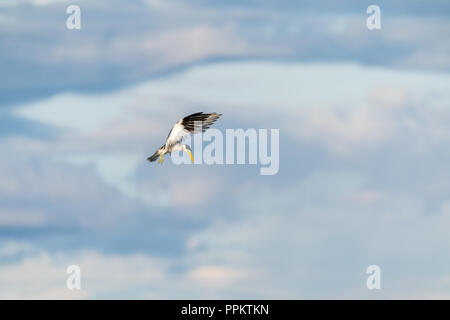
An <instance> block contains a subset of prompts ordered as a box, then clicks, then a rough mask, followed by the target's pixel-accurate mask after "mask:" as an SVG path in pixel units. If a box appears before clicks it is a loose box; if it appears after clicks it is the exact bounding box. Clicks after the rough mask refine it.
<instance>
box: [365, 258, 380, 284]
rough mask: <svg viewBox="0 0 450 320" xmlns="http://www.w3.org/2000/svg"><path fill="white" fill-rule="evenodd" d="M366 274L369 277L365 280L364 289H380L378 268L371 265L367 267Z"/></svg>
mask: <svg viewBox="0 0 450 320" xmlns="http://www.w3.org/2000/svg"><path fill="white" fill-rule="evenodd" d="M366 273H367V274H370V276H369V277H368V278H367V281H366V287H367V289H369V290H374V289H377V290H380V289H381V269H380V267H379V266H377V265H375V264H373V265H370V266H368V267H367V270H366Z"/></svg>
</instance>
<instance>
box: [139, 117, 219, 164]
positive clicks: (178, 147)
mask: <svg viewBox="0 0 450 320" xmlns="http://www.w3.org/2000/svg"><path fill="white" fill-rule="evenodd" d="M221 115H222V114H219V113H215V112H213V113H203V112H197V113H193V114H191V115H189V116H187V117H184V118H182V119H180V120H178V122H177V123H175V125H174V126H173V127H172V130H170V132H169V135H168V136H167V139H166V143H165V144H164V145H163V146H162V147H161V148H159V149H158V150H156V152H155V153H154V154H153V155H152V156H150V157H148V158H147V160H148V161H151V162H153V161H156V160H157V159H158V163H160V164H162V163H163V162H164V156H165V155H166V154H168V153H169V154H170V153H172V152H173V151H183V152H186V153H188V154H189V156H190V157H191V161H192V162H194V157H193V156H192V151H191V148H190V147H189V146H188V145H186V144H182V143H181V142H182V141H183V139H184V138H185V137H186V136H188V135H190V134H194V133H199V132H205V130H206V129H208V128H209V127H210V126H211V125H212V124H213V123H214V122H215V121H216V120H217V119H219V117H220V116H221Z"/></svg>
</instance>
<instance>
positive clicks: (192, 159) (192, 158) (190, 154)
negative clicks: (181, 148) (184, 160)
mask: <svg viewBox="0 0 450 320" xmlns="http://www.w3.org/2000/svg"><path fill="white" fill-rule="evenodd" d="M188 153H189V156H190V157H191V161H192V163H194V157H193V156H192V152H190V151H188Z"/></svg>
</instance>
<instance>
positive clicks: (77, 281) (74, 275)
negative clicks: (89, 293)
mask: <svg viewBox="0 0 450 320" xmlns="http://www.w3.org/2000/svg"><path fill="white" fill-rule="evenodd" d="M66 273H67V274H69V276H68V277H67V281H66V287H67V289H69V290H81V268H80V266H77V265H75V264H73V265H70V266H68V267H67V270H66Z"/></svg>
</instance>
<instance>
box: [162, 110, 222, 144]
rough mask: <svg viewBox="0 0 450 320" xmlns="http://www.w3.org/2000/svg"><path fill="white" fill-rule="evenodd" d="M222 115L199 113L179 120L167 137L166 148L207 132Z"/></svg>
mask: <svg viewBox="0 0 450 320" xmlns="http://www.w3.org/2000/svg"><path fill="white" fill-rule="evenodd" d="M221 115H222V114H220V113H215V112H213V113H203V112H197V113H193V114H191V115H189V116H187V117H184V118H183V119H180V120H178V122H177V123H175V125H174V126H173V128H172V130H170V132H169V135H168V136H167V140H166V146H172V145H174V144H177V143H179V142H181V140H183V138H184V137H185V136H187V135H189V134H193V133H199V132H205V130H206V129H208V128H209V127H210V126H211V125H212V124H213V123H214V122H215V121H216V120H217V119H219V117H220V116H221Z"/></svg>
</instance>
